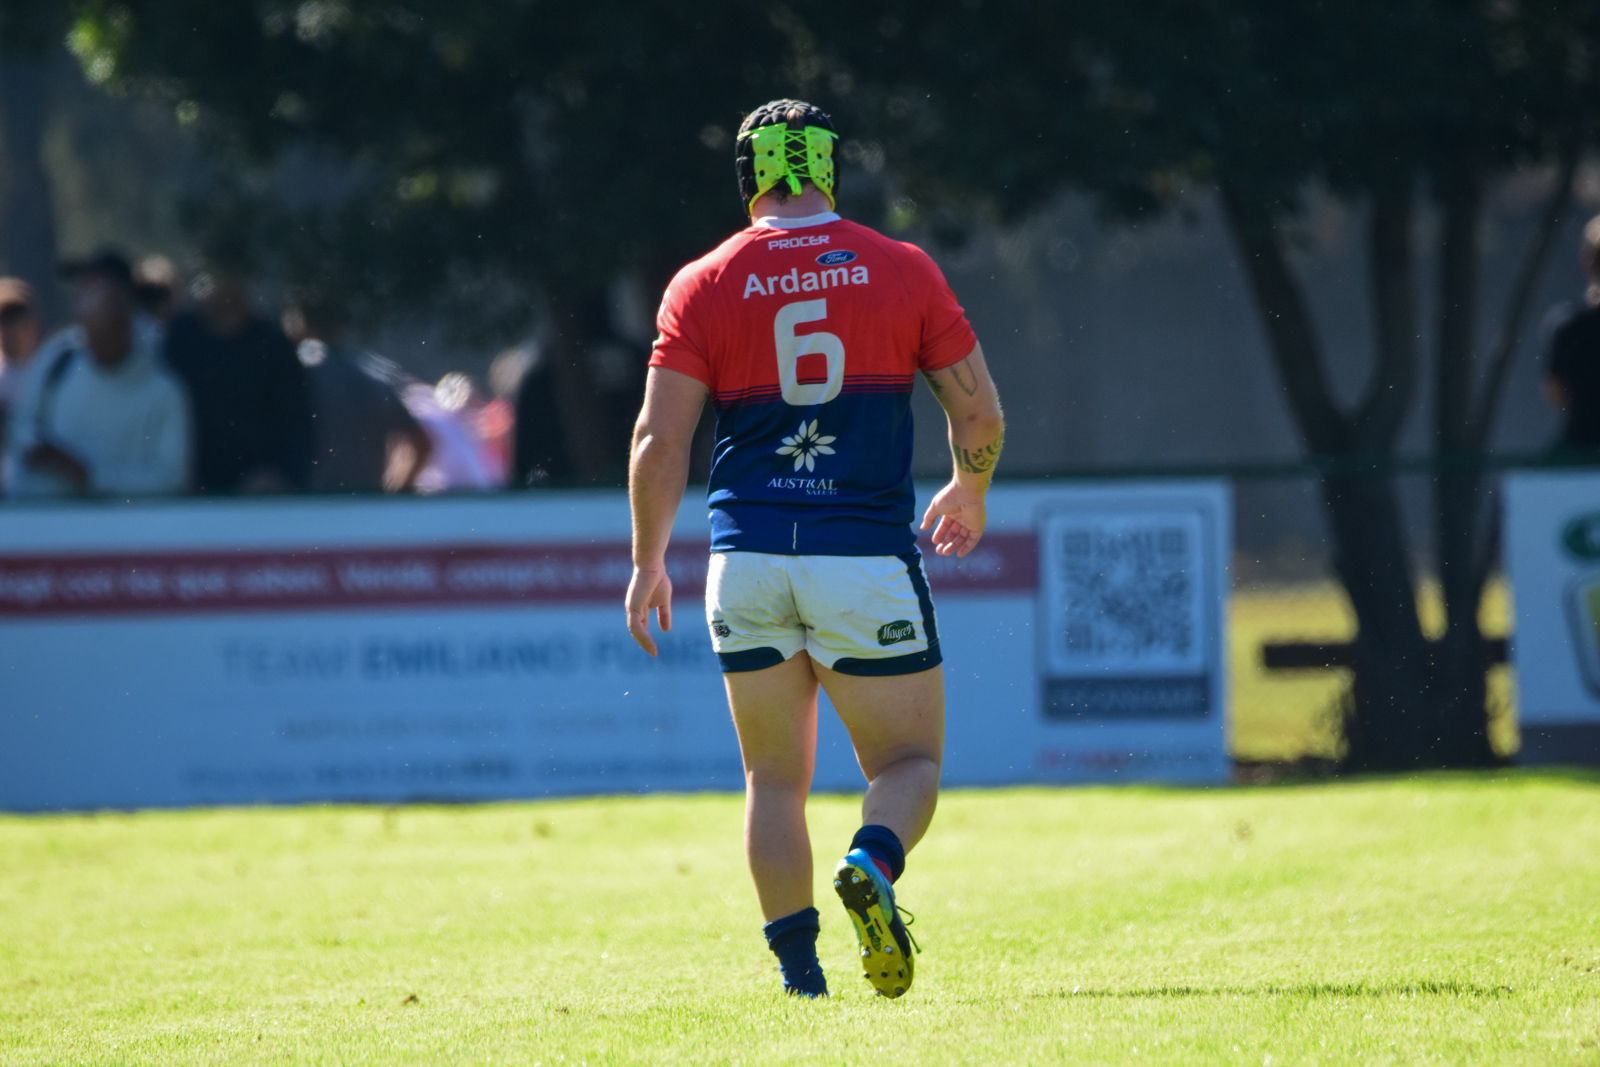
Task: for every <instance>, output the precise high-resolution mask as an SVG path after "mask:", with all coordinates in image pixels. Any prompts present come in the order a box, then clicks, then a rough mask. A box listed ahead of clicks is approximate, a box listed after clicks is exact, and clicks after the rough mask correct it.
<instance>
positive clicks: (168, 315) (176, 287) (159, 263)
mask: <svg viewBox="0 0 1600 1067" xmlns="http://www.w3.org/2000/svg"><path fill="white" fill-rule="evenodd" d="M133 284H134V290H133V295H134V298H135V299H136V300H138V301H139V306H140V307H141V308H143V309H144V312H145V314H147V315H149V316H150V317H151V318H153V319H155V320H156V321H157V322H159V323H161V324H162V325H165V324H167V323H169V322H171V321H172V320H173V319H174V318H176V317H177V314H178V310H179V306H180V303H181V300H180V298H181V297H182V295H183V276H182V275H181V274H179V273H178V265H177V264H176V263H174V262H172V260H170V259H168V258H167V257H166V256H145V257H144V258H143V259H141V260H140V261H139V264H138V266H136V267H134V268H133Z"/></svg>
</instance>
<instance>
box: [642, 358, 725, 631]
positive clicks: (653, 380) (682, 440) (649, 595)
mask: <svg viewBox="0 0 1600 1067" xmlns="http://www.w3.org/2000/svg"><path fill="white" fill-rule="evenodd" d="M707 393H708V390H707V389H706V386H705V383H703V382H700V381H698V380H696V379H694V378H691V377H689V376H688V375H687V374H680V373H678V372H677V371H674V370H668V369H666V368H665V367H651V368H650V372H649V375H648V376H647V377H646V378H645V387H644V406H643V407H642V408H640V410H639V421H638V422H637V423H636V424H635V425H634V427H633V450H632V453H631V454H630V457H629V461H628V500H629V502H630V503H631V504H632V506H633V579H632V581H630V582H629V583H628V599H627V609H628V632H629V633H631V634H633V639H634V640H635V641H637V642H639V647H640V648H642V649H644V650H645V651H646V652H648V653H650V654H651V655H652V656H653V655H655V654H656V643H655V641H654V640H653V639H652V638H651V636H650V622H649V620H650V612H651V611H654V612H655V613H656V619H657V621H658V622H660V624H661V629H662V630H663V631H666V630H670V629H672V582H671V581H670V580H669V579H668V578H667V541H668V539H669V538H670V537H671V536H672V520H673V519H675V518H676V517H677V515H678V505H679V504H681V503H682V502H683V490H684V487H685V486H686V485H688V483H689V447H690V444H691V443H692V442H693V440H694V431H695V427H696V426H697V425H699V422H700V412H701V409H702V408H704V407H705V402H706V396H707Z"/></svg>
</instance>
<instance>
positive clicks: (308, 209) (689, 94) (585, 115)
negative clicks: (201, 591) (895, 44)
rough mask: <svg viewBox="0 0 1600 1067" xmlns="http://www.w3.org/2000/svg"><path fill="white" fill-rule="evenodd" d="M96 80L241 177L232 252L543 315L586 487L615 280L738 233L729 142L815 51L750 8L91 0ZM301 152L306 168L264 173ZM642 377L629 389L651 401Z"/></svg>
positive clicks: (659, 272) (677, 260) (600, 443)
mask: <svg viewBox="0 0 1600 1067" xmlns="http://www.w3.org/2000/svg"><path fill="white" fill-rule="evenodd" d="M76 10H77V22H76V26H75V28H74V30H73V31H72V44H73V48H74V50H75V51H76V52H77V54H78V55H79V58H80V59H81V60H82V62H83V63H84V66H85V69H86V71H88V72H89V74H90V75H91V77H95V78H98V79H99V80H101V81H104V82H106V83H108V84H110V85H113V86H121V87H130V88H132V89H134V90H136V91H141V92H145V93H149V94H152V95H156V96H158V97H160V98H163V99H165V100H167V101H168V102H169V103H170V104H171V105H172V106H173V107H175V108H176V109H177V113H178V115H179V117H180V120H182V121H185V122H187V123H190V124H191V125H192V126H193V127H194V128H195V129H196V130H198V131H199V132H200V134H201V135H202V136H203V137H204V139H205V140H206V142H207V143H208V144H209V145H210V146H211V147H212V148H213V149H214V151H215V153H216V155H217V158H218V159H220V160H221V161H222V162H223V164H224V169H223V171H222V181H221V182H220V183H219V187H218V188H217V189H215V190H212V191H211V193H210V195H209V197H208V199H207V201H206V202H205V203H203V204H201V205H199V208H198V210H197V211H196V213H195V222H196V225H197V226H198V227H199V228H200V229H201V230H202V231H204V232H206V233H209V234H210V236H211V240H210V247H211V249H212V254H213V256H214V257H217V258H219V259H223V260H228V259H234V260H239V261H247V260H248V261H253V262H256V263H260V262H262V261H264V260H265V261H272V262H275V263H277V265H278V266H279V268H280V269H281V270H282V271H283V272H284V273H285V274H287V275H288V276H289V279H290V280H291V281H298V282H306V283H312V284H316V285H319V286H323V287H328V288H333V289H336V290H340V291H342V292H343V293H345V294H346V295H347V296H348V297H350V298H352V299H355V300H358V301H364V302H365V303H366V304H367V306H368V307H369V309H370V310H371V311H373V312H374V313H376V314H381V315H393V314H395V313H397V312H401V313H404V312H410V313H426V314H430V315H432V314H441V313H442V314H444V315H446V316H448V317H449V318H450V319H451V320H452V321H454V322H455V323H456V324H457V325H458V326H460V327H463V328H465V329H468V330H471V331H473V332H476V333H477V334H478V335H480V336H488V337H499V338H507V337H509V336H513V335H514V334H515V333H516V332H517V331H519V330H526V328H527V326H528V317H529V309H530V307H531V306H532V305H534V304H536V303H537V304H542V306H543V307H544V310H545V315H544V318H545V319H546V322H547V323H548V325H549V326H550V327H551V328H550V329H549V330H548V331H547V336H546V341H547V343H546V345H545V346H544V347H545V351H546V355H547V358H548V362H549V365H550V369H551V373H550V384H551V386H552V389H553V392H554V394H555V401H556V403H555V405H554V407H555V408H556V410H558V411H559V412H560V413H561V416H562V425H563V428H564V431H565V437H566V441H567V445H568V453H569V456H570V458H571V460H572V466H573V468H574V470H575V472H576V475H577V477H578V479H579V480H581V481H585V482H594V481H597V480H606V479H609V478H612V477H615V476H616V475H617V474H618V472H620V470H621V469H622V467H623V463H624V460H625V455H626V447H627V446H626V440H627V438H626V425H625V423H624V424H623V425H618V418H617V416H616V415H615V413H614V412H615V410H616V409H619V408H626V407H627V406H628V405H627V404H625V403H624V404H615V403H612V402H610V401H609V400H608V397H607V395H606V394H607V390H606V389H605V388H604V386H605V384H606V383H604V382H603V381H599V380H597V378H596V374H595V366H594V361H593V360H591V359H589V358H588V353H589V352H590V350H591V349H592V348H594V347H595V345H596V343H597V342H598V341H599V340H601V339H600V338H598V337H596V336H595V335H596V332H597V331H601V330H603V329H604V315H603V313H599V312H597V310H596V309H597V306H598V307H602V308H603V306H604V298H605V292H606V287H607V286H608V285H609V284H610V283H611V282H612V281H613V279H615V278H616V277H617V276H618V275H619V274H621V273H624V272H633V273H635V274H636V275H637V276H639V277H640V278H642V279H643V280H644V281H645V282H646V283H647V284H648V285H649V286H650V287H652V288H657V290H658V291H659V289H658V287H659V286H662V285H664V284H665V281H666V280H667V278H668V277H670V275H671V272H672V271H674V270H675V269H676V268H677V267H679V266H681V265H682V264H683V263H684V262H685V261H686V260H688V259H690V258H692V257H693V256H696V255H699V254H701V253H702V252H704V251H705V250H706V248H708V247H709V246H710V245H711V244H713V243H714V242H715V241H716V240H719V239H720V238H722V237H724V236H726V235H727V234H728V233H729V232H731V231H732V230H733V229H734V228H736V227H737V226H738V225H739V223H740V214H739V201H738V199H737V195H736V191H735V186H734V181H733V167H732V160H731V157H732V134H733V131H734V129H735V128H736V126H737V124H738V122H739V120H740V117H741V115H742V114H743V112H744V111H746V110H749V109H750V108H751V107H753V106H755V105H756V104H758V103H761V102H763V101H765V100H766V99H768V98H770V97H772V96H774V95H779V94H780V93H781V91H782V90H783V89H784V88H786V87H788V86H790V85H792V84H793V83H794V82H795V80H796V73H795V56H796V55H797V54H798V53H797V50H796V42H795V41H794V40H793V39H792V37H791V35H790V34H789V32H788V31H787V30H786V29H785V28H784V22H783V20H782V19H778V20H776V21H774V20H773V19H771V18H769V17H768V15H767V14H766V13H765V12H764V11H762V10H758V9H753V8H750V7H748V6H747V5H738V4H731V3H710V4H707V3H685V2H680V3H660V4H636V3H622V2H618V0H598V2H591V3H586V4H557V3H549V2H539V0H513V2H504V0H408V2H400V3H396V2H393V0H309V2H301V0H292V2H291V0H266V2H263V3H252V4H218V3H214V2H213V0H87V2H83V3H79V4H78V5H77V9H76ZM285 159H293V160H296V161H297V166H296V167H295V168H294V172H295V173H296V174H299V175H301V176H302V177H301V178H300V180H299V181H298V182H297V183H296V182H290V183H288V184H289V186H290V187H288V188H286V187H285V185H286V182H285V180H284V179H283V178H282V177H281V174H280V177H279V179H278V180H277V181H276V182H275V183H270V184H268V183H263V182H262V180H261V178H260V174H261V173H262V172H263V171H264V170H265V168H267V167H268V166H269V165H271V164H273V163H275V162H279V161H283V160H285ZM641 381H642V374H641V375H636V377H635V378H634V382H633V388H635V389H636V388H637V387H638V385H639V383H640V382H641Z"/></svg>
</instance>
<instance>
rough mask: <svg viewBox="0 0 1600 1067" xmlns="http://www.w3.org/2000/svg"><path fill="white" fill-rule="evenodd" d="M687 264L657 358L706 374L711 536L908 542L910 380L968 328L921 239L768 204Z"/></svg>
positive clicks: (815, 542)
mask: <svg viewBox="0 0 1600 1067" xmlns="http://www.w3.org/2000/svg"><path fill="white" fill-rule="evenodd" d="M765 221H769V222H781V223H783V224H785V225H783V226H782V227H781V228H780V227H777V226H769V225H758V226H752V227H750V228H749V229H746V230H742V231H740V232H739V233H738V234H735V235H734V236H733V237H731V238H729V239H728V240H727V241H725V242H723V244H722V245H721V246H720V247H719V248H717V249H716V250H715V251H713V252H712V253H711V254H709V255H707V256H705V257H704V258H702V259H698V260H696V261H695V262H693V263H691V264H689V265H688V266H687V267H685V268H683V270H681V271H679V272H678V276H677V277H676V278H674V279H673V280H672V284H671V285H670V286H668V287H667V292H666V296H665V297H663V299H662V301H661V311H660V313H659V314H658V315H657V317H656V325H657V328H658V329H659V330H660V337H659V338H657V340H656V344H655V351H654V352H653V353H652V355H651V357H650V365H651V366H653V367H665V368H667V369H668V370H673V371H677V372H679V373H681V374H687V375H689V376H690V377H691V378H697V379H699V380H700V381H702V382H704V383H705V384H706V386H707V387H708V388H710V390H711V397H712V402H713V404H714V405H715V407H716V412H717V429H716V447H715V451H714V452H713V459H712V466H711V487H710V493H709V496H708V502H709V504H710V505H711V531H712V541H711V548H712V551H714V552H772V553H778V554H782V555H814V556H897V555H903V554H905V553H908V552H911V551H913V549H914V546H915V544H916V536H915V534H914V533H913V532H912V530H911V522H912V519H913V509H914V505H915V500H914V497H913V493H912V488H911V433H912V427H911V389H912V386H913V384H914V383H915V379H916V373H917V371H919V370H922V371H933V370H940V369H942V368H944V367H948V366H951V365H952V364H955V363H959V362H961V360H963V359H965V358H966V357H967V356H968V355H970V354H971V352H972V349H973V347H974V346H975V345H976V344H977V338H976V337H975V336H974V335H973V332H972V327H971V325H970V324H969V323H968V322H967V318H966V315H965V313H964V312H963V311H962V309H961V305H960V304H958V303H956V298H955V295H954V294H953V293H951V292H950V287H949V285H947V284H946V283H945V280H944V275H943V274H942V273H941V272H940V271H939V268H938V267H937V266H936V265H935V264H934V262H933V260H931V259H929V258H928V256H927V253H925V252H923V251H922V250H921V249H920V248H917V247H916V246H914V245H908V244H903V243H901V242H899V241H892V240H890V239H889V238H887V237H884V236H883V235H882V234H880V233H877V232H876V231H873V230H870V229H868V228H867V227H865V226H859V225H857V224H856V223H853V222H847V221H845V220H843V219H841V218H839V217H838V216H837V215H832V214H829V215H822V216H817V217H815V218H814V219H800V220H765Z"/></svg>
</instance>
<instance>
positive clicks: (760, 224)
mask: <svg viewBox="0 0 1600 1067" xmlns="http://www.w3.org/2000/svg"><path fill="white" fill-rule="evenodd" d="M838 221H839V213H838V212H836V211H824V212H823V213H822V214H820V215H807V216H806V217H805V218H803V219H785V218H780V217H779V216H777V215H763V216H761V217H760V218H759V219H756V221H755V222H752V223H751V224H750V225H752V226H754V227H756V228H757V229H759V230H798V229H800V228H801V227H803V226H822V225H825V224H826V223H829V222H838Z"/></svg>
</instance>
